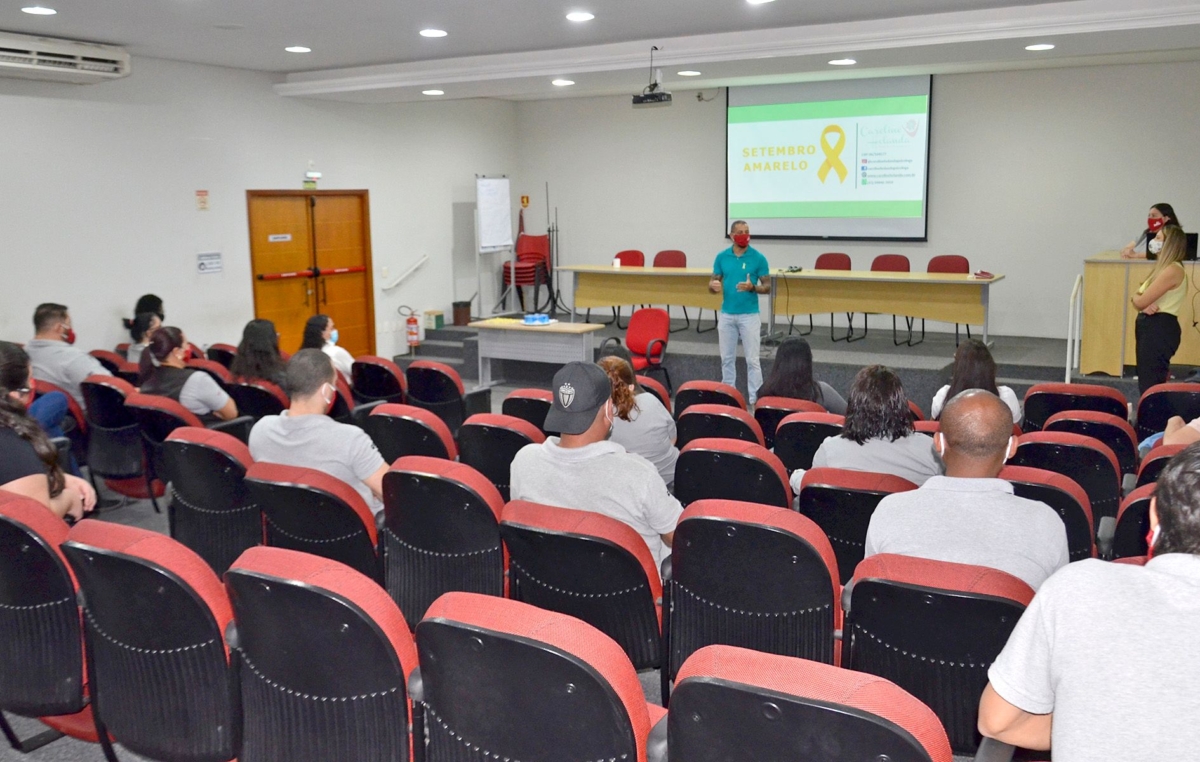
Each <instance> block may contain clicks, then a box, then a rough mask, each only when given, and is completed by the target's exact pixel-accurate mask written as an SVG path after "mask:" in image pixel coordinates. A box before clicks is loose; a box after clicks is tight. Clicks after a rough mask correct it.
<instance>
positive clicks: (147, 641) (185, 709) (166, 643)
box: [62, 519, 242, 760]
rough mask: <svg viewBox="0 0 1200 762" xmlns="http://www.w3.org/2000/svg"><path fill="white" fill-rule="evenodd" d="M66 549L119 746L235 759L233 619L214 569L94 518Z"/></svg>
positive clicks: (98, 686) (96, 684) (152, 753)
mask: <svg viewBox="0 0 1200 762" xmlns="http://www.w3.org/2000/svg"><path fill="white" fill-rule="evenodd" d="M62 550H63V554H64V555H65V556H66V557H67V560H68V561H69V562H70V564H71V568H72V569H74V571H75V577H76V579H78V580H79V589H80V590H81V591H82V592H83V608H84V616H83V621H84V623H85V626H86V637H87V646H88V648H87V655H88V683H89V687H90V689H91V691H92V695H93V707H94V710H95V712H96V714H97V715H98V716H99V717H101V718H102V719H103V721H104V725H105V726H107V729H108V730H109V731H110V732H111V733H112V735H113V737H114V738H117V739H119V740H120V742H121V744H122V745H123V746H124V747H125V748H127V749H129V750H130V751H132V752H134V753H136V754H140V755H142V756H145V757H149V758H151V759H175V760H229V759H233V758H234V757H236V756H237V754H238V750H239V749H238V746H239V738H240V735H241V733H240V731H241V719H242V718H241V711H240V708H239V701H238V691H237V682H236V670H235V669H234V668H233V667H232V666H231V664H230V658H229V649H228V646H227V645H226V643H225V628H226V627H227V626H228V624H229V622H230V620H231V619H232V618H233V615H232V612H231V610H230V606H229V598H228V597H227V596H226V594H225V588H224V587H222V585H221V581H220V580H219V579H218V578H217V575H216V574H215V573H214V572H213V570H212V569H211V568H210V567H209V565H208V564H206V563H205V562H204V560H203V559H202V558H200V557H199V556H197V555H196V554H195V553H193V552H192V551H190V550H189V549H188V548H186V547H185V546H183V545H181V544H180V543H178V542H176V541H175V540H172V539H171V538H170V537H166V536H164V535H161V534H157V533H155V532H150V531H147V530H145V529H138V528H136V527H129V526H122V525H120V524H112V523H108V522H101V521H97V520H95V519H85V520H83V521H81V522H79V523H78V524H76V525H75V526H74V528H72V529H71V531H70V534H69V535H68V538H67V542H66V543H64V544H63V546H62ZM100 741H101V744H103V745H104V746H105V753H106V756H108V758H109V759H110V760H111V759H115V756H112V749H111V746H110V745H109V740H108V738H107V734H105V735H102V736H101V739H100Z"/></svg>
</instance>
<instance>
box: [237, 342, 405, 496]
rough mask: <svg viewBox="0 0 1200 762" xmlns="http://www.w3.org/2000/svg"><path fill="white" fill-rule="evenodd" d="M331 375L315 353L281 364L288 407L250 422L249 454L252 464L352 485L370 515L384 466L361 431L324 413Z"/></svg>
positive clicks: (332, 387)
mask: <svg viewBox="0 0 1200 762" xmlns="http://www.w3.org/2000/svg"><path fill="white" fill-rule="evenodd" d="M335 374H336V371H335V370H334V369H333V363H332V362H330V360H329V357H328V356H327V355H326V354H325V353H323V352H322V351H321V350H319V349H301V350H300V351H299V352H297V353H296V354H295V355H294V356H293V357H292V359H291V360H290V361H289V362H288V366H287V383H286V386H287V392H288V396H289V397H290V398H291V401H292V405H291V407H290V408H289V409H287V410H285V411H283V413H282V414H280V415H268V416H266V417H265V418H262V419H260V420H259V422H258V423H256V424H254V428H253V429H251V431H250V455H251V457H253V458H254V460H256V461H264V462H266V463H279V464H281V465H285V466H302V467H304V468H314V469H316V470H318V471H324V472H325V473H327V474H329V475H330V476H333V477H335V478H337V479H341V480H342V481H344V482H345V483H346V484H349V485H350V486H351V487H353V488H354V489H355V491H357V492H358V494H360V495H362V499H363V500H364V501H366V503H367V506H368V507H369V508H370V509H371V512H372V513H379V512H380V511H381V510H383V475H384V474H385V473H387V469H388V466H387V463H385V462H384V460H383V456H382V455H380V454H379V450H378V449H377V448H376V447H375V443H374V442H372V441H371V438H370V437H369V436H367V434H366V432H364V431H363V430H362V429H360V428H358V427H357V426H351V425H349V424H345V423H338V422H337V421H335V420H333V419H332V418H330V417H329V416H327V415H326V414H325V411H326V410H328V409H329V405H330V403H331V402H333V398H334V395H335V394H337V387H336V386H335V385H334V384H335V383H336V378H337V377H336V375H335Z"/></svg>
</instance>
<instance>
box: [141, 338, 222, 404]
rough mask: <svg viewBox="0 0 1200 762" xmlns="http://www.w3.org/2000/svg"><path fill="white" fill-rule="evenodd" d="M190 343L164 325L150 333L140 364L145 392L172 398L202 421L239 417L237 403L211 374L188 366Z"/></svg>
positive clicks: (143, 390) (142, 385)
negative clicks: (148, 342)
mask: <svg viewBox="0 0 1200 762" xmlns="http://www.w3.org/2000/svg"><path fill="white" fill-rule="evenodd" d="M187 357H188V342H187V337H186V336H184V335H183V331H181V330H179V329H178V328H176V327H174V326H169V325H168V326H163V327H162V328H159V329H158V330H157V331H155V332H154V333H153V335H151V336H150V344H149V346H147V347H146V351H145V352H143V353H142V361H141V365H140V370H141V374H142V375H141V378H142V384H141V389H140V391H141V392H142V394H154V395H158V396H160V397H169V398H170V399H173V400H175V401H176V402H178V403H179V404H181V405H183V406H184V407H185V408H187V409H188V410H189V411H191V412H192V413H195V414H196V415H197V416H199V417H200V420H202V421H203V420H208V421H211V420H216V419H220V420H222V421H228V420H230V419H233V418H236V417H237V414H238V412H237V405H236V404H234V401H233V399H232V398H231V397H230V396H229V395H228V394H227V393H226V392H225V390H224V389H222V388H221V387H220V386H219V385H218V384H217V382H216V381H214V380H213V378H212V376H210V375H208V374H207V373H205V372H204V371H200V370H196V369H194V368H189V367H187Z"/></svg>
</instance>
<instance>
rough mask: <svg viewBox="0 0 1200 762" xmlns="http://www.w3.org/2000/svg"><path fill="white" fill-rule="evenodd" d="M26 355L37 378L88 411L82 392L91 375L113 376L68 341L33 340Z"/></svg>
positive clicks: (26, 348) (26, 349) (26, 347)
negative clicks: (81, 387)
mask: <svg viewBox="0 0 1200 762" xmlns="http://www.w3.org/2000/svg"><path fill="white" fill-rule="evenodd" d="M25 353H26V354H28V355H29V361H30V363H31V364H32V365H33V377H34V378H36V379H37V380H38V381H45V382H46V383H49V384H54V385H55V386H57V387H60V388H61V389H62V390H63V391H65V392H66V393H67V394H69V395H71V396H72V397H74V398H75V401H76V402H78V403H79V405H80V407H86V406H85V405H84V403H83V392H82V391H81V390H80V384H82V383H83V380H84V379H85V378H87V377H88V376H91V375H98V376H111V375H112V374H111V373H109V372H108V370H107V369H106V368H105V367H104V366H103V365H101V364H100V361H99V360H97V359H96V358H95V357H92V356H91V355H89V354H88V353H87V352H84V351H83V350H82V349H79V348H78V347H75V346H72V345H70V344H68V343H66V342H65V341H51V340H49V339H31V340H30V341H28V342H26V343H25Z"/></svg>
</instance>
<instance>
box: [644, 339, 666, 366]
mask: <svg viewBox="0 0 1200 762" xmlns="http://www.w3.org/2000/svg"><path fill="white" fill-rule="evenodd" d="M659 344H661V345H662V354H660V355H659V356H658V361H659V362H662V361H663V360H664V359H666V357H667V342H666V341H665V340H663V339H651V340H650V343H649V344H647V345H646V362H649V363H651V364H654V347H655V346H657V345H659Z"/></svg>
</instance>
